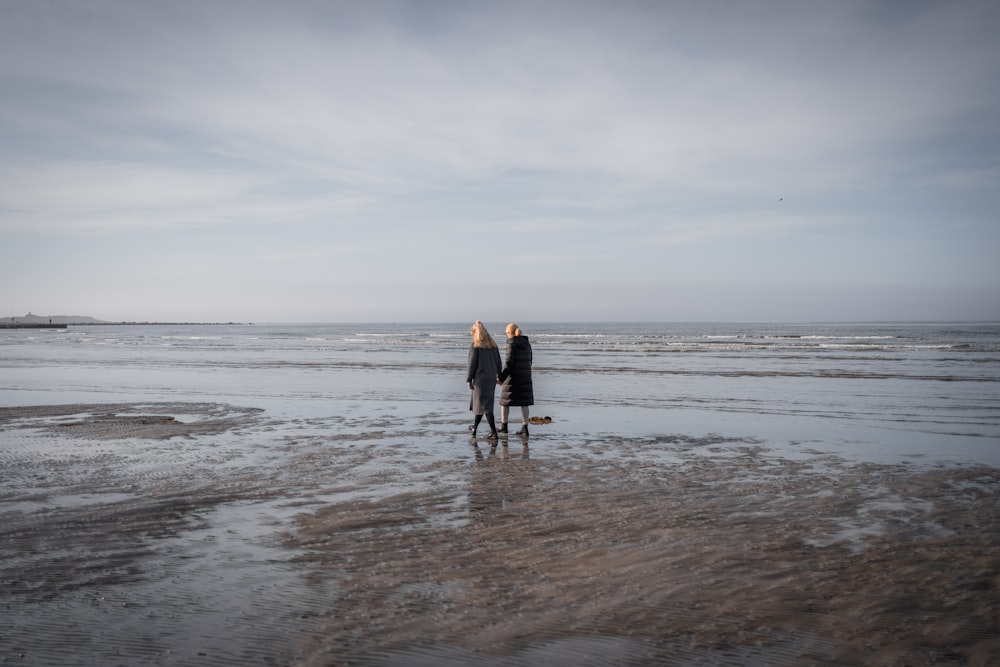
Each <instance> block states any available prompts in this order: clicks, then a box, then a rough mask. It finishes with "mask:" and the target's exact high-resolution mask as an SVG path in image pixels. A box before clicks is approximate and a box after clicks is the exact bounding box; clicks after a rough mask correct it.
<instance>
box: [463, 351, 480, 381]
mask: <svg viewBox="0 0 1000 667" xmlns="http://www.w3.org/2000/svg"><path fill="white" fill-rule="evenodd" d="M478 366H479V355H478V354H476V348H475V346H473V347H470V348H469V363H468V365H467V366H466V369H465V381H466V382H468V383H469V389H472V383H473V381H475V379H476V370H477V368H478Z"/></svg>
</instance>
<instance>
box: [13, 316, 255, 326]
mask: <svg viewBox="0 0 1000 667" xmlns="http://www.w3.org/2000/svg"><path fill="white" fill-rule="evenodd" d="M113 324H119V325H122V324H128V325H150V326H152V325H168V324H186V325H206V326H207V325H216V324H245V323H244V322H110V321H107V320H99V319H97V318H96V317H90V316H88V315H35V314H33V313H28V314H27V315H24V316H22V317H15V316H12V317H5V318H3V320H0V329H65V328H66V327H68V326H69V325H86V326H100V325H113Z"/></svg>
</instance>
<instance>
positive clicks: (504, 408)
mask: <svg viewBox="0 0 1000 667" xmlns="http://www.w3.org/2000/svg"><path fill="white" fill-rule="evenodd" d="M509 414H510V406H509V405H501V406H500V432H501V433H506V432H507V416H508V415H509Z"/></svg>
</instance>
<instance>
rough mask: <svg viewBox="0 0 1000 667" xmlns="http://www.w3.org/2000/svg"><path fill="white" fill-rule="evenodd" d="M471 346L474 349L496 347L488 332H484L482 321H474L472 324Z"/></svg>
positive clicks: (484, 326) (484, 327)
mask: <svg viewBox="0 0 1000 667" xmlns="http://www.w3.org/2000/svg"><path fill="white" fill-rule="evenodd" d="M470 331H471V332H472V344H473V346H475V347H497V342H496V341H495V340H494V339H493V336H491V335H490V332H489V331H487V330H486V325H485V324H483V321H482V320H476V321H475V322H473V324H472V329H470Z"/></svg>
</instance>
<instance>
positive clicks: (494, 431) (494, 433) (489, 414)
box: [486, 412, 498, 438]
mask: <svg viewBox="0 0 1000 667" xmlns="http://www.w3.org/2000/svg"><path fill="white" fill-rule="evenodd" d="M486 421H488V422H489V423H490V433H489V435H487V436H486V437H487V438H496V437H498V436H497V423H496V420H494V419H493V413H492V412H487V413H486Z"/></svg>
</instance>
